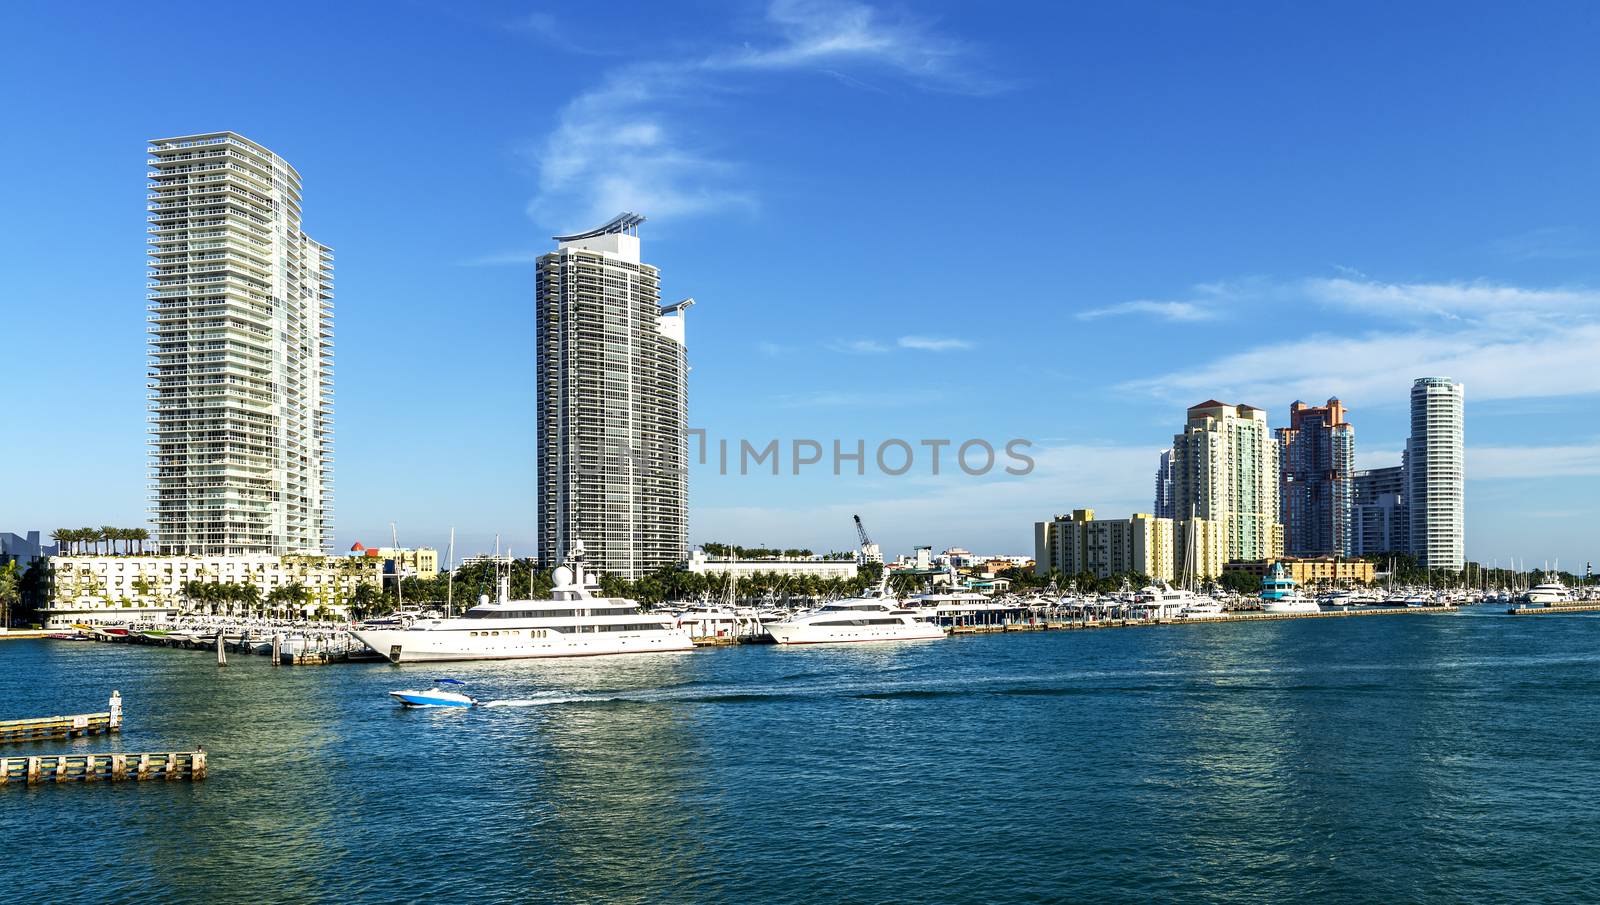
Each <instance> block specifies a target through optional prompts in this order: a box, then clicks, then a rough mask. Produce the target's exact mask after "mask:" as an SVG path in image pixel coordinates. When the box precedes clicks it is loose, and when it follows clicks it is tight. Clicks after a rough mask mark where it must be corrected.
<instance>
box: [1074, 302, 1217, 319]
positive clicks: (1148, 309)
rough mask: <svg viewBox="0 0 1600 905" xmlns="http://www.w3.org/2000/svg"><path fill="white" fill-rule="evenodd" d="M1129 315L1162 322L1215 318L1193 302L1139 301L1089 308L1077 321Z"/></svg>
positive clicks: (1080, 314) (1211, 312)
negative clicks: (1145, 316)
mask: <svg viewBox="0 0 1600 905" xmlns="http://www.w3.org/2000/svg"><path fill="white" fill-rule="evenodd" d="M1130 314H1148V315H1152V316H1154V317H1158V318H1161V319H1162V320H1169V321H1203V320H1210V319H1211V318H1213V317H1215V316H1216V312H1214V311H1212V310H1211V309H1210V308H1208V307H1205V306H1203V305H1199V304H1196V303H1195V302H1157V301H1149V300H1145V299H1140V300H1138V301H1132V302H1119V303H1117V304H1115V305H1107V306H1105V307H1104V308H1090V309H1089V310H1088V311H1079V312H1078V320H1081V321H1092V320H1098V319H1100V318H1103V317H1119V316H1123V315H1130Z"/></svg>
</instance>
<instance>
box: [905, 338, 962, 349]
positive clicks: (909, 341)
mask: <svg viewBox="0 0 1600 905" xmlns="http://www.w3.org/2000/svg"><path fill="white" fill-rule="evenodd" d="M895 345H897V346H899V347H900V348H902V349H917V350H920V351H923V352H951V351H954V350H957V349H970V348H972V343H971V342H969V341H967V340H964V339H955V338H952V337H948V336H902V337H900V339H899V340H897V341H896V342H895Z"/></svg>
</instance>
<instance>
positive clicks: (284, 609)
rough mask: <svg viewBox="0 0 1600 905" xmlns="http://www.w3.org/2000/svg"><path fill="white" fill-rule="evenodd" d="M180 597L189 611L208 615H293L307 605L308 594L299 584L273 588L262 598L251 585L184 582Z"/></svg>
mask: <svg viewBox="0 0 1600 905" xmlns="http://www.w3.org/2000/svg"><path fill="white" fill-rule="evenodd" d="M183 597H184V599H185V600H186V601H188V603H189V607H190V609H204V610H205V611H206V612H208V613H210V614H211V615H234V616H266V615H271V616H285V617H286V616H295V615H299V614H300V613H301V612H302V611H303V610H304V608H305V606H306V605H307V604H308V603H310V602H311V599H312V595H311V592H310V591H309V590H307V589H306V587H305V586H304V585H302V584H300V583H299V582H292V583H290V584H287V585H284V586H283V587H280V588H273V589H272V590H271V591H268V592H267V595H266V597H265V598H264V599H263V598H262V596H261V589H260V588H259V587H257V586H255V585H253V584H238V583H235V582H221V581H186V582H184V584H183Z"/></svg>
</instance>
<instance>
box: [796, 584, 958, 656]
mask: <svg viewBox="0 0 1600 905" xmlns="http://www.w3.org/2000/svg"><path fill="white" fill-rule="evenodd" d="M766 629H767V632H768V633H769V634H771V635H772V640H774V641H776V642H778V643H779V644H842V643H847V642H852V641H924V640H931V639H934V638H943V637H944V629H942V628H940V627H939V626H937V625H935V624H933V623H932V622H928V621H926V620H923V619H920V618H918V614H917V612H916V611H915V610H909V609H906V608H905V607H902V606H900V601H898V600H896V599H895V598H894V597H892V596H890V595H889V594H888V592H887V585H886V584H880V585H879V586H878V587H877V588H876V589H874V590H871V591H867V592H866V593H864V594H862V595H861V596H859V597H846V598H844V599H842V600H835V601H833V602H832V603H825V604H823V605H822V606H819V607H817V608H816V609H813V610H806V611H805V612H802V613H796V614H795V615H793V616H790V617H789V618H787V619H784V620H783V621H781V622H771V623H767V625H766Z"/></svg>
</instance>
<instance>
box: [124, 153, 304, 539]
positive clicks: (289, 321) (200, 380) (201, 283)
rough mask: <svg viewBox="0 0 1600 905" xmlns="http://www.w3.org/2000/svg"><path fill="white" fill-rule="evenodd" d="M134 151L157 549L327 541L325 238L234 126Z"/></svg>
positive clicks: (277, 171) (291, 176)
mask: <svg viewBox="0 0 1600 905" xmlns="http://www.w3.org/2000/svg"><path fill="white" fill-rule="evenodd" d="M148 154H149V161H148V163H149V173H148V178H149V195H148V198H149V204H148V209H149V217H148V220H149V228H148V230H147V232H148V233H149V240H148V242H149V257H150V264H149V280H150V282H149V290H150V291H149V294H148V296H147V297H148V300H149V303H148V306H147V307H148V311H149V315H148V319H149V325H150V326H149V330H148V331H147V332H148V334H149V348H148V354H149V377H150V383H149V387H150V394H149V398H150V411H151V419H150V421H151V426H150V447H151V455H150V459H151V462H150V465H151V489H152V515H153V518H154V521H155V525H156V535H157V541H158V544H159V547H160V550H161V552H163V553H195V554H202V555H211V556H215V555H224V556H226V555H237V554H248V553H269V554H278V555H282V554H288V553H313V554H315V553H326V552H328V550H329V549H330V548H331V546H332V534H333V252H332V250H331V249H329V248H328V247H327V246H325V245H322V244H320V243H318V242H316V241H314V240H313V239H312V238H311V237H310V236H308V235H306V234H305V233H304V232H302V231H301V229H300V174H299V173H297V172H295V169H294V167H291V166H289V164H288V163H287V162H286V161H284V160H283V158H281V157H279V156H278V155H276V154H274V153H272V152H271V151H269V150H267V149H266V148H264V147H262V146H261V145H258V144H256V143H255V142H253V141H251V140H250V139H248V138H245V137H244V136H242V135H239V134H237V133H234V132H208V133H205V134H200V135H183V136H179V137H176V138H159V139H155V140H153V141H151V142H150V143H149V148H148Z"/></svg>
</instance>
